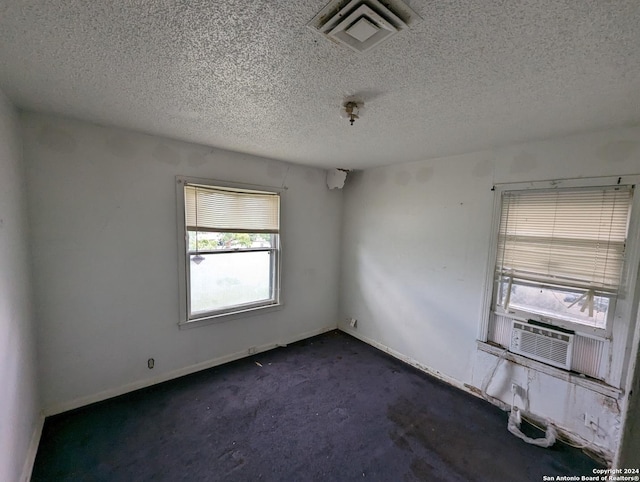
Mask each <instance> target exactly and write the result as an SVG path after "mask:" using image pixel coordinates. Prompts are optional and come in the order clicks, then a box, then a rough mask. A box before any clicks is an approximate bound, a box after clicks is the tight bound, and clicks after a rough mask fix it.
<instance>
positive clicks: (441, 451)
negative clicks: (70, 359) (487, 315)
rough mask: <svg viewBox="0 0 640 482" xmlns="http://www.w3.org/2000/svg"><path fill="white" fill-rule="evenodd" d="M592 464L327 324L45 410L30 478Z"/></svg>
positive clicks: (298, 475) (484, 476)
mask: <svg viewBox="0 0 640 482" xmlns="http://www.w3.org/2000/svg"><path fill="white" fill-rule="evenodd" d="M256 362H257V363H256ZM258 363H259V364H260V365H261V366H259V365H258ZM595 467H599V465H598V464H597V463H596V462H594V461H592V460H591V459H589V458H588V457H586V456H585V455H584V454H583V453H582V452H580V451H579V450H577V449H574V448H571V447H568V446H566V445H563V444H559V443H556V445H555V446H554V447H552V448H551V449H543V448H538V447H534V446H531V445H527V444H525V443H524V442H522V441H520V440H519V439H517V438H515V437H514V436H513V435H511V434H510V433H508V432H507V414H506V413H505V412H502V411H501V410H499V409H498V408H496V407H494V406H492V405H490V404H489V403H487V402H485V401H483V400H480V399H477V398H475V397H473V396H471V395H469V394H467V393H464V392H462V391H460V390H457V389H455V388H452V387H450V386H448V385H445V384H443V383H441V382H439V381H437V380H435V379H433V378H431V377H429V376H427V375H425V374H424V373H421V372H419V371H417V370H415V369H413V368H411V367H409V366H407V365H405V364H403V363H401V362H399V361H397V360H395V359H394V358H391V357H390V356H388V355H386V354H384V353H382V352H380V351H378V350H376V349H374V348H372V347H370V346H368V345H366V344H364V343H362V342H360V341H358V340H356V339H354V338H352V337H350V336H348V335H346V334H344V333H341V332H337V331H336V332H331V333H327V334H325V335H321V336H318V337H315V338H311V339H309V340H305V341H303V342H299V343H296V344H294V345H290V346H288V347H286V348H279V349H277V350H272V351H270V352H267V353H263V354H260V355H256V356H253V357H251V358H246V359H243V360H240V361H237V362H233V363H229V364H227V365H224V366H220V367H216V368H212V369H209V370H205V371H202V372H199V373H196V374H193V375H190V376H187V377H183V378H180V379H178V380H173V381H170V382H166V383H162V384H159V385H155V386H153V387H150V388H146V389H143V390H138V391H136V392H133V393H129V394H127V395H123V396H120V397H117V398H113V399H111V400H107V401H105V402H101V403H97V404H94V405H91V406H88V407H84V408H81V409H78V410H75V411H72V412H67V413H64V414H61V415H57V416H54V417H49V418H47V420H46V422H45V426H44V432H43V435H42V440H41V442H40V447H39V450H38V455H37V458H36V462H35V468H34V472H33V478H32V480H34V481H147V480H156V481H172V482H173V481H216V480H221V481H235V480H238V481H251V480H276V481H307V480H323V481H324V480H330V481H350V480H381V481H411V480H428V481H438V480H443V481H465V482H466V481H471V480H478V481H490V482H496V481H508V482H511V481H541V480H542V478H543V475H548V476H557V475H591V474H592V469H593V468H595Z"/></svg>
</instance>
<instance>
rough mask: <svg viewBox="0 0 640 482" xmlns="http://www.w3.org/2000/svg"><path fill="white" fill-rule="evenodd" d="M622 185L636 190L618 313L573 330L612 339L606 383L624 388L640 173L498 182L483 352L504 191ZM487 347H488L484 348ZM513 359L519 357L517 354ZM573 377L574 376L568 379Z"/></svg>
mask: <svg viewBox="0 0 640 482" xmlns="http://www.w3.org/2000/svg"><path fill="white" fill-rule="evenodd" d="M619 184H626V185H629V184H633V185H635V186H636V192H635V193H634V196H633V202H632V205H631V219H630V221H629V230H628V233H627V245H626V251H625V262H624V267H623V272H622V276H621V283H620V290H619V293H618V296H617V299H616V303H615V308H614V309H615V312H614V314H613V315H612V316H613V318H612V320H613V322H612V323H608V325H607V330H606V331H605V330H602V329H597V328H590V327H588V326H586V325H585V326H580V325H578V324H576V325H574V324H572V325H571V329H572V330H574V331H576V332H578V333H584V334H586V335H590V336H595V337H600V338H604V339H607V340H609V341H610V342H611V343H610V351H609V357H608V360H609V367H608V371H607V375H606V376H605V382H606V383H607V384H608V385H610V386H612V387H621V386H622V385H621V384H622V381H623V380H626V378H627V371H628V369H629V357H630V354H631V351H632V348H633V346H632V343H633V334H634V332H635V320H636V318H637V315H638V302H639V300H640V293H639V291H640V283H638V267H639V264H640V175H625V176H608V177H595V178H580V179H561V180H547V181H532V182H518V183H503V184H496V185H495V186H494V187H493V190H494V191H495V195H494V201H493V202H494V204H493V218H492V222H491V235H490V240H489V242H490V244H489V246H490V252H489V256H488V257H487V265H486V274H485V285H484V296H483V303H482V312H481V316H480V320H481V322H480V327H479V331H478V342H479V343H478V347H479V349H482V351H490V347H491V346H492V345H490V344H489V343H487V340H488V333H489V319H490V316H491V311H492V310H493V291H494V285H495V283H494V278H495V265H496V258H497V252H498V228H499V225H500V216H501V212H500V211H501V205H502V192H503V191H517V190H529V189H564V188H577V187H596V186H615V185H619ZM483 348H486V349H483ZM514 359H518V358H517V357H516V358H514ZM549 368H551V371H558V372H559V373H562V372H564V371H563V370H561V369H559V368H554V367H549ZM569 380H571V379H569Z"/></svg>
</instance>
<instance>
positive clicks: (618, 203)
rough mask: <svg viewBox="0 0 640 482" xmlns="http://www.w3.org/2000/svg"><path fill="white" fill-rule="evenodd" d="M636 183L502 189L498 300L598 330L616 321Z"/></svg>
mask: <svg viewBox="0 0 640 482" xmlns="http://www.w3.org/2000/svg"><path fill="white" fill-rule="evenodd" d="M632 193H633V189H632V187H631V186H617V185H616V186H613V187H582V188H573V189H554V190H549V189H546V190H519V191H503V192H502V201H501V215H500V225H499V232H498V250H497V256H496V268H495V285H494V286H495V288H494V307H495V310H496V312H497V313H511V314H515V315H520V317H522V318H525V319H534V320H536V321H542V322H547V323H550V324H553V325H558V326H561V327H564V328H569V329H575V330H580V328H581V327H583V328H584V327H586V328H590V329H591V331H592V332H601V333H604V331H605V330H606V329H607V328H608V327H609V326H610V324H611V320H612V318H613V313H614V311H615V303H616V297H617V294H618V289H619V287H620V283H621V275H622V268H623V263H624V256H625V247H626V236H627V229H628V224H629V215H630V208H631V202H632Z"/></svg>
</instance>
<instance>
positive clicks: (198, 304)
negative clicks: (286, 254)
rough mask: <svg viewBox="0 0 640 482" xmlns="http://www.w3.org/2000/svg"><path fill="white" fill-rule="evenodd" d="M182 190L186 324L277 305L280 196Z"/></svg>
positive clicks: (213, 188) (200, 187)
mask: <svg viewBox="0 0 640 482" xmlns="http://www.w3.org/2000/svg"><path fill="white" fill-rule="evenodd" d="M179 182H180V180H179ZM182 186H183V188H182V192H181V195H182V196H183V201H184V202H183V208H184V218H183V220H184V223H183V227H184V239H185V243H184V244H185V255H184V272H185V278H186V289H185V290H184V291H185V297H186V303H185V305H186V313H187V316H186V318H187V319H186V321H197V320H199V319H203V318H211V317H217V316H222V315H228V314H234V313H238V312H244V311H247V310H255V309H258V308H265V307H269V306H273V305H278V304H279V302H280V301H279V292H280V290H279V280H280V274H279V269H280V262H279V260H280V239H279V234H280V194H279V192H271V191H262V190H254V189H244V188H239V187H238V188H236V187H229V186H226V185H224V186H217V185H213V184H212V185H208V184H204V183H190V182H188V180H185V181H184V182H182Z"/></svg>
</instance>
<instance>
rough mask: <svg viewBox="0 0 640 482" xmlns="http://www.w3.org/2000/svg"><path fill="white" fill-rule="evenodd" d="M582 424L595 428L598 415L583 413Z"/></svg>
mask: <svg viewBox="0 0 640 482" xmlns="http://www.w3.org/2000/svg"><path fill="white" fill-rule="evenodd" d="M584 424H585V426H587V427H589V428H590V429H593V430H596V429H597V428H598V417H596V416H595V415H590V414H588V413H585V414H584Z"/></svg>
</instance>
